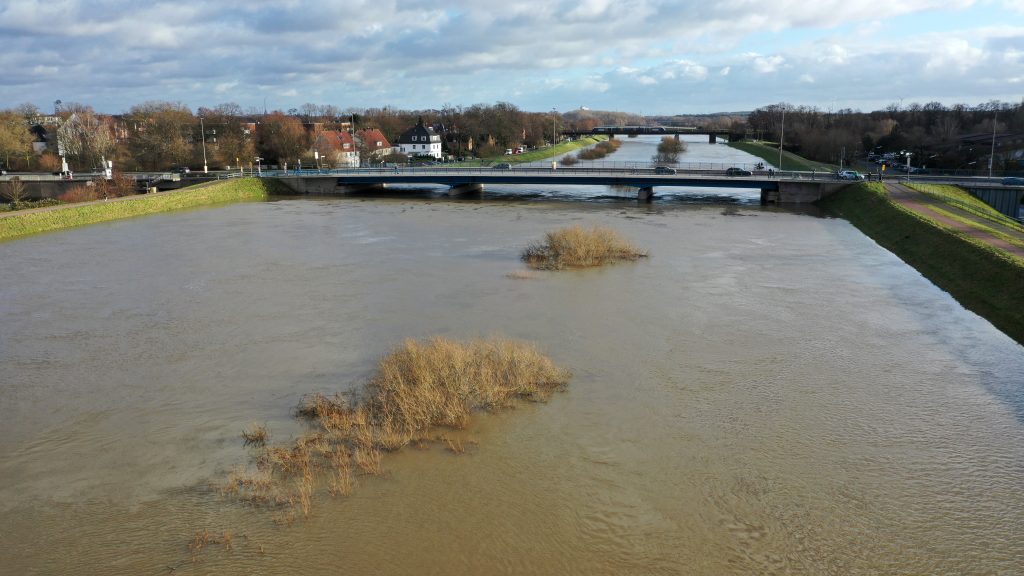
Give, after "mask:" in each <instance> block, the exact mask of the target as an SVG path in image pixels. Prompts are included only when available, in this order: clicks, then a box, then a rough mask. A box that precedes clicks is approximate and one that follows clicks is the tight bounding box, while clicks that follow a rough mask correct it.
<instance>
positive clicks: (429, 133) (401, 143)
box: [398, 117, 442, 159]
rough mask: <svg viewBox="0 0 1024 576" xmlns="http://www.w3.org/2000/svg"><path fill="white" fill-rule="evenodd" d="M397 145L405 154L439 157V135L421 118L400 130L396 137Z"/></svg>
mask: <svg viewBox="0 0 1024 576" xmlns="http://www.w3.org/2000/svg"><path fill="white" fill-rule="evenodd" d="M398 147H399V149H400V150H401V152H402V153H403V154H405V155H407V156H433V157H434V158H437V159H440V158H441V156H442V154H441V136H440V135H439V134H437V133H436V132H434V129H433V128H431V127H429V126H425V125H424V124H423V118H422V117H420V119H419V122H417V123H416V125H415V126H413V127H412V128H410V129H408V130H406V131H405V132H402V135H401V136H399V137H398Z"/></svg>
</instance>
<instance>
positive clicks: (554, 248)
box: [522, 224, 647, 270]
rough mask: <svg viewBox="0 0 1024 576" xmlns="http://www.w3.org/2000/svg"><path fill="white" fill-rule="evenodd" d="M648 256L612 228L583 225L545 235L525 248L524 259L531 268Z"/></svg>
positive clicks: (602, 263)
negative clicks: (587, 227)
mask: <svg viewBox="0 0 1024 576" xmlns="http://www.w3.org/2000/svg"><path fill="white" fill-rule="evenodd" d="M645 256H647V253H646V252H642V251H640V250H638V249H636V248H635V247H634V246H633V245H632V244H630V243H629V242H628V241H626V240H625V239H624V238H622V237H621V236H619V234H618V233H617V232H615V231H614V230H612V229H610V228H604V227H600V226H595V227H593V228H590V229H586V228H583V227H582V226H580V225H578V224H577V225H575V226H570V227H568V228H562V229H561V230H555V231H554V232H548V233H547V234H546V235H545V240H544V242H540V243H535V244H531V245H529V246H527V247H526V249H525V250H523V254H522V259H523V261H524V262H526V264H527V265H528V266H530V267H531V268H536V269H538V270H560V269H562V268H585V267H590V266H602V265H604V264H609V263H611V262H615V261H618V260H636V259H638V258H643V257H645Z"/></svg>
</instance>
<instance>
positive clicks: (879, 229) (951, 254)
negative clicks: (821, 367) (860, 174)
mask: <svg viewBox="0 0 1024 576" xmlns="http://www.w3.org/2000/svg"><path fill="white" fill-rule="evenodd" d="M817 204H818V206H820V207H821V208H822V209H823V210H825V212H826V213H828V214H830V215H832V216H835V217H837V218H842V219H844V220H846V221H848V222H850V224H852V225H853V226H854V227H856V228H857V229H858V230H860V231H861V233H863V234H864V235H865V236H867V237H868V238H871V239H872V240H874V241H875V242H877V243H878V245H879V246H881V247H882V248H885V249H886V250H888V251H890V252H892V253H893V254H895V255H896V257H898V258H899V259H900V260H903V261H904V262H906V263H907V265H909V266H910V267H912V268H914V269H915V270H917V271H918V272H919V273H920V274H921V275H922V276H924V277H925V278H927V279H928V280H929V281H931V282H932V283H933V284H935V285H936V286H938V287H939V288H940V289H942V290H944V291H945V292H947V293H949V295H950V296H952V297H953V298H954V299H955V300H956V301H957V302H958V303H959V304H960V305H961V306H963V307H964V308H966V309H968V310H970V311H971V312H974V313H975V314H977V315H978V316H981V317H982V318H984V319H985V320H987V321H988V322H990V323H991V324H992V325H993V326H995V327H996V328H997V329H998V330H1000V331H1001V332H1003V333H1004V334H1006V335H1007V336H1009V337H1010V338H1012V339H1013V340H1015V341H1016V342H1017V343H1019V344H1021V345H1024V264H1022V262H1021V261H1020V260H1019V259H1017V258H1014V257H1013V256H1012V255H1010V254H1009V253H1006V252H1004V251H1000V250H998V249H997V248H995V247H993V246H991V245H989V244H988V243H986V242H983V241H981V240H978V239H975V238H972V237H970V236H968V235H966V234H964V233H962V232H958V231H956V230H953V229H950V228H946V227H944V226H943V225H942V224H941V223H940V222H937V221H935V220H933V219H931V218H928V217H926V216H925V215H922V214H919V213H917V212H914V211H912V210H911V209H909V208H907V207H904V206H902V205H900V204H898V203H897V202H895V201H894V200H893V199H891V198H890V197H889V196H888V194H887V193H886V190H885V188H884V187H883V186H881V185H880V184H878V183H874V182H873V183H861V184H853V185H850V186H847V187H846V188H844V189H842V190H839V191H838V192H836V193H835V194H834V195H832V196H829V197H828V198H824V199H822V200H820V201H819V202H817ZM1014 287H1016V289H1014Z"/></svg>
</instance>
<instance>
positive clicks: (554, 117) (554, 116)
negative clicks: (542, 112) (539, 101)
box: [551, 108, 558, 148]
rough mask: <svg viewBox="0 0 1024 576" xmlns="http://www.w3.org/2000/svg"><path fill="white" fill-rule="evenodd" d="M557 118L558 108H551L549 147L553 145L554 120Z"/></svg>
mask: <svg viewBox="0 0 1024 576" xmlns="http://www.w3.org/2000/svg"><path fill="white" fill-rule="evenodd" d="M557 119H558V110H555V109H554V108H552V109H551V147H552V148H554V147H555V142H556V140H555V120H557Z"/></svg>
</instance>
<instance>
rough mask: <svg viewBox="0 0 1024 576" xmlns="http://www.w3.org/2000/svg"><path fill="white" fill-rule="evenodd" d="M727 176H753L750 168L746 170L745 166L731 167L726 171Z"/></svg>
mask: <svg viewBox="0 0 1024 576" xmlns="http://www.w3.org/2000/svg"><path fill="white" fill-rule="evenodd" d="M725 175H726V176H753V173H752V172H751V171H750V170H744V169H743V168H729V169H727V170H726V171H725Z"/></svg>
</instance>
